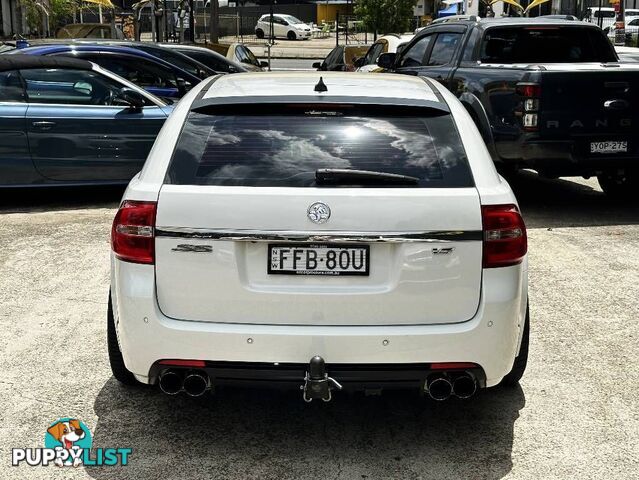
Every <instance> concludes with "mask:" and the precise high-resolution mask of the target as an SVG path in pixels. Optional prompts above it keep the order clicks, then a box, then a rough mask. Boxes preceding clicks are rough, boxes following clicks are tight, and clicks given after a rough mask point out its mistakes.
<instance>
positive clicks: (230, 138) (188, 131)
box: [166, 111, 473, 187]
mask: <svg viewBox="0 0 639 480" xmlns="http://www.w3.org/2000/svg"><path fill="white" fill-rule="evenodd" d="M419 115H420V114H419V113H416V112H415V111H413V112H412V113H406V114H402V115H400V116H387V115H379V116H378V115H375V116H367V115H364V114H362V112H359V113H358V114H357V115H351V114H350V113H349V114H348V116H347V115H344V116H341V115H337V114H335V112H307V113H306V114H281V115H272V114H270V115H269V114H264V115H254V114H247V115H233V116H228V115H207V114H202V113H191V114H190V115H189V117H188V119H187V122H186V125H185V126H184V129H183V131H182V133H181V136H180V139H179V141H178V145H177V148H176V151H175V153H174V156H173V159H172V162H171V165H170V167H169V171H168V173H167V178H166V182H167V183H171V184H179V185H235V186H256V187H271V186H277V187H315V186H316V184H315V171H316V170H317V169H322V168H339V169H356V170H370V171H381V172H387V173H394V174H401V175H410V176H414V177H418V178H419V184H418V185H417V186H418V187H469V186H472V185H473V181H472V177H471V173H470V168H469V165H468V161H467V159H466V155H465V151H464V149H463V146H462V144H461V140H460V138H459V135H458V133H457V130H456V128H455V126H454V124H453V121H452V118H451V116H450V115H448V114H444V115H435V116H419Z"/></svg>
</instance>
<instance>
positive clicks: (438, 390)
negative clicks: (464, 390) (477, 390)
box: [426, 374, 453, 402]
mask: <svg viewBox="0 0 639 480" xmlns="http://www.w3.org/2000/svg"><path fill="white" fill-rule="evenodd" d="M426 389H427V390H428V395H429V396H430V398H432V399H433V400H436V401H438V402H443V401H444V400H448V398H449V397H450V395H451V394H452V393H453V385H452V384H451V383H450V380H448V378H447V377H446V375H444V374H438V375H431V376H430V377H429V379H428V382H427V383H426Z"/></svg>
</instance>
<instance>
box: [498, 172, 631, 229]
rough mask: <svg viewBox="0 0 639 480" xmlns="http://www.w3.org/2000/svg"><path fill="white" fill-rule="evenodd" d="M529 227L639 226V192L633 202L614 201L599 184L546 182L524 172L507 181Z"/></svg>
mask: <svg viewBox="0 0 639 480" xmlns="http://www.w3.org/2000/svg"><path fill="white" fill-rule="evenodd" d="M506 180H507V181H508V183H509V184H510V186H511V188H512V189H513V191H514V192H515V196H516V197H517V201H518V202H519V206H520V207H521V211H522V214H523V216H524V221H525V222H526V227H528V228H559V227H593V226H594V227H596V226H606V225H636V224H639V192H637V200H636V201H634V202H629V201H621V200H612V199H610V198H608V197H607V196H606V195H605V194H604V193H603V192H602V191H601V190H600V189H599V186H598V183H597V181H596V180H590V181H584V180H582V179H573V178H559V179H547V178H543V177H540V176H539V175H537V174H536V173H534V172H531V171H528V170H525V171H520V172H518V173H516V174H511V175H508V176H507V177H506Z"/></svg>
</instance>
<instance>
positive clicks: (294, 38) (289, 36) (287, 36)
mask: <svg viewBox="0 0 639 480" xmlns="http://www.w3.org/2000/svg"><path fill="white" fill-rule="evenodd" d="M286 38H288V39H289V40H297V35H296V34H295V32H294V31H293V30H291V31H290V32H288V33H287V34H286Z"/></svg>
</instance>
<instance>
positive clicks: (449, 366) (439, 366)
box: [430, 362, 477, 370]
mask: <svg viewBox="0 0 639 480" xmlns="http://www.w3.org/2000/svg"><path fill="white" fill-rule="evenodd" d="M476 367H477V364H476V363H470V362H445V363H431V364H430V369H431V370H455V369H456V368H476Z"/></svg>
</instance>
